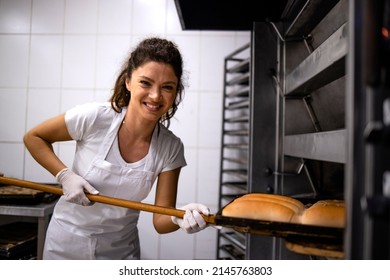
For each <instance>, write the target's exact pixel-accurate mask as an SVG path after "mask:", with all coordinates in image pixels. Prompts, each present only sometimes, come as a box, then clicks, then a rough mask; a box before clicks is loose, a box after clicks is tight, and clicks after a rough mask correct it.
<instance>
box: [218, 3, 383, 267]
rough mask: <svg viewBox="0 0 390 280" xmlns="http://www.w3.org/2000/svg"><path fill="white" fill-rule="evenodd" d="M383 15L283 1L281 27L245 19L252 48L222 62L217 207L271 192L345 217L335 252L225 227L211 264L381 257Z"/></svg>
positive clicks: (375, 7) (354, 7) (378, 7)
mask: <svg viewBox="0 0 390 280" xmlns="http://www.w3.org/2000/svg"><path fill="white" fill-rule="evenodd" d="M389 6H390V1H369V0H366V1H362V0H361V1H348V0H327V1H321V0H304V1H303V0H302V1H298V0H296V1H285V3H284V7H283V13H282V14H281V15H280V17H279V18H278V19H276V20H274V19H271V18H264V19H263V20H261V21H255V22H253V26H252V30H251V42H250V44H249V46H244V47H243V48H241V49H238V50H236V51H235V52H232V54H231V55H229V56H227V57H226V61H225V76H226V77H225V84H224V87H225V91H224V104H223V107H224V110H223V111H224V112H223V114H224V115H223V128H222V143H221V176H220V197H221V199H220V207H221V208H223V207H224V205H226V204H227V203H229V200H231V199H232V198H233V197H234V195H240V194H242V193H246V192H248V193H255V192H257V193H273V194H281V195H284V196H290V197H294V198H296V199H299V200H300V201H302V202H304V203H305V204H307V205H310V204H312V203H314V202H315V201H318V200H322V199H338V200H343V201H344V202H345V205H346V213H347V217H346V227H345V228H344V229H343V231H342V233H341V234H339V233H335V232H332V233H330V234H331V235H332V237H336V239H334V240H332V242H333V241H335V243H332V242H331V243H327V241H328V240H321V239H316V240H313V242H311V241H310V240H309V241H310V242H306V241H308V240H307V239H305V236H304V235H302V237H303V238H302V239H301V240H298V239H294V241H291V240H288V238H285V237H286V236H287V237H288V234H285V235H283V234H281V233H282V232H283V231H288V232H291V231H294V230H293V229H291V228H275V227H274V226H275V225H268V229H269V231H268V233H271V234H261V233H260V234H252V233H248V234H245V235H244V236H242V235H240V234H237V233H235V232H232V231H229V230H222V231H221V232H219V235H218V254H217V258H233V259H234V258H238V259H312V258H315V259H318V258H320V259H322V258H329V256H331V258H332V255H328V254H326V252H327V251H329V250H335V251H336V252H339V253H340V254H336V255H335V256H337V258H340V259H388V258H389V257H390V218H389V200H390V191H389V186H390V177H389V174H390V173H389V168H390V162H389V156H390V153H389V143H390V142H389V140H390V139H389V119H390V102H389V100H390V99H389V96H390V89H389V81H390V80H389V73H388V72H389V69H390V68H389V62H390V60H389V52H390V47H389V46H390V45H389V30H388V28H389V27H390V26H389V23H390V21H389V17H390V10H389V9H390V8H389ZM247 48H248V49H249V55H248V57H247V58H248V59H246V57H245V55H244V57H240V56H239V54H241V53H242V52H243V51H245V50H246V49H247ZM246 51H247V50H246ZM228 63H233V66H231V67H229V66H227V65H228ZM234 71H236V74H237V75H236V76H233V77H232V72H234ZM240 77H241V79H240ZM233 84H235V85H234V87H235V88H234V90H230V88H231V87H232V86H233ZM232 93H234V94H235V95H234V96H233V94H232ZM245 93H247V94H245ZM229 100H230V101H229ZM229 114H230V115H229ZM237 120H238V121H239V122H240V124H236V128H233V129H231V127H232V126H230V127H229V128H227V127H228V126H229V125H231V123H232V122H238V121H237ZM243 123H244V124H243ZM245 131H246V132H245ZM229 141H230V142H229ZM240 141H241V142H240ZM237 150H239V151H237ZM229 162H230V163H229ZM232 162H234V163H232ZM232 171H235V172H236V173H237V174H238V175H239V176H241V179H237V180H234V179H232V177H231V176H230V175H229V176H230V177H228V175H227V173H229V174H231V173H232ZM238 175H237V176H236V177H237V178H238ZM230 186H231V187H230ZM238 186H241V189H240V191H239V192H234V191H232V190H233V187H234V188H235V189H237V187H238ZM229 188H230V189H229ZM230 222H231V223H232V224H234V223H237V222H238V221H237V220H234V219H233V220H231V221H230ZM245 222H247V224H245ZM240 226H241V227H245V226H247V228H248V230H250V229H253V228H255V227H256V226H259V225H256V224H251V223H250V222H248V221H242V223H241V224H240ZM261 226H263V225H261ZM266 227H267V226H266ZM262 229H264V228H263V227H262ZM273 230H274V231H273ZM296 230H297V231H299V229H296ZM305 230H306V231H313V233H314V231H315V229H305ZM321 232H322V233H326V229H323V231H321V229H320V230H319V232H318V233H319V234H320V233H321ZM272 233H273V234H272ZM295 233H296V231H295ZM270 235H271V237H270ZM272 235H273V236H272ZM324 241H326V242H324ZM291 242H293V243H294V244H293V246H291ZM305 243H306V244H305ZM335 246H336V247H335ZM305 247H306V249H305ZM295 248H300V250H294V249H295ZM316 249H325V250H324V251H322V252H320V253H318V250H316ZM229 250H230V252H228V251H229ZM324 252H325V253H324Z"/></svg>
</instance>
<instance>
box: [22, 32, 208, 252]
mask: <svg viewBox="0 0 390 280" xmlns="http://www.w3.org/2000/svg"><path fill="white" fill-rule="evenodd" d="M182 64H183V61H182V57H181V54H180V52H179V50H178V48H177V46H176V45H175V43H173V42H172V41H168V40H166V39H162V38H155V37H153V38H147V39H145V40H143V41H141V42H140V43H139V44H138V46H137V47H136V48H135V49H134V50H133V51H132V52H131V54H130V56H129V59H128V60H127V61H126V63H125V65H124V67H123V69H122V71H121V73H120V74H119V76H118V78H117V80H116V83H115V87H114V91H113V95H112V96H111V98H110V102H107V103H91V104H85V105H79V106H76V107H74V108H72V109H70V110H69V111H67V112H66V113H65V114H62V115H59V116H57V117H54V118H52V119H49V120H47V121H45V122H43V123H42V124H40V125H38V126H36V127H35V128H33V129H31V130H30V131H28V132H27V133H26V135H25V136H24V143H25V145H26V147H27V149H28V150H29V152H30V153H31V155H32V156H33V157H34V158H35V160H36V161H37V162H38V163H39V164H41V165H42V166H43V167H44V168H46V169H47V170H48V171H49V172H50V173H52V174H53V175H55V176H56V178H57V180H58V182H59V183H60V184H61V185H62V188H63V193H64V195H63V196H62V197H61V198H60V200H59V201H58V203H57V204H56V206H55V209H54V213H53V217H52V219H51V221H50V224H49V227H48V230H47V235H46V241H45V247H44V253H43V258H44V259H140V248H139V238H138V229H137V221H138V216H139V211H136V210H132V209H127V208H122V207H117V206H110V205H105V204H101V203H92V202H91V201H90V200H89V199H88V198H87V197H86V196H85V192H87V193H90V194H101V195H105V196H111V197H116V198H121V199H128V200H135V201H141V200H143V199H145V198H146V196H147V195H148V194H149V192H150V190H151V188H152V185H153V183H154V182H155V180H156V179H157V178H158V179H157V185H156V186H157V187H156V195H155V204H156V205H159V206H164V207H171V208H174V207H175V205H176V194H177V184H178V179H179V173H180V169H181V168H182V167H183V166H185V165H186V161H185V158H184V150H183V144H182V142H181V140H180V139H179V138H178V137H176V136H175V135H174V134H173V133H172V132H171V131H170V130H168V127H169V121H170V119H171V118H172V117H173V116H174V114H175V112H176V110H177V108H178V105H179V103H180V101H181V99H182V94H183V90H184V86H183V81H182V78H183V77H182V75H183V69H182V67H183V65H182ZM164 124H166V125H165V126H164ZM67 140H75V141H76V143H77V145H76V152H75V157H74V162H73V166H72V168H68V167H66V166H65V164H64V163H63V162H62V161H61V160H60V159H59V158H58V157H57V156H56V155H55V153H54V152H53V148H52V144H53V143H54V142H58V141H67ZM181 209H184V210H186V213H185V215H184V217H183V219H180V218H176V217H170V216H166V215H160V214H154V215H153V224H154V227H155V229H156V231H157V232H158V233H169V232H172V231H175V230H177V229H179V228H182V229H183V230H185V231H186V232H187V233H194V232H197V231H199V230H202V229H204V228H205V227H206V226H207V225H206V222H205V221H204V219H203V218H202V216H201V215H200V213H201V214H204V215H208V214H209V209H208V208H207V207H206V206H205V205H202V204H197V203H190V204H188V205H186V206H184V207H183V208H181Z"/></svg>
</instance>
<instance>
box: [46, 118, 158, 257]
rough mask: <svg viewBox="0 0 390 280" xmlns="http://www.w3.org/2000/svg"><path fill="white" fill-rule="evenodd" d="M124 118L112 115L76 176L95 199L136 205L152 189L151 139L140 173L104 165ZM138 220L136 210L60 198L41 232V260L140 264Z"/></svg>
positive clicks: (152, 145) (153, 156) (152, 153)
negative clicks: (137, 261)
mask: <svg viewBox="0 0 390 280" xmlns="http://www.w3.org/2000/svg"><path fill="white" fill-rule="evenodd" d="M124 115H125V110H122V113H121V114H117V115H116V117H115V118H114V120H113V122H112V124H111V127H110V129H109V130H108V133H107V135H106V136H105V138H104V140H103V142H102V145H101V146H100V149H99V152H98V154H97V155H96V157H95V158H94V160H93V161H92V164H91V166H90V167H89V168H88V171H87V172H86V174H80V175H81V176H82V177H84V178H85V179H86V180H87V181H88V182H89V183H90V184H91V185H92V186H94V187H95V188H96V189H97V190H99V192H100V194H101V195H105V196H110V197H115V198H121V199H128V200H134V201H141V200H143V199H145V198H146V197H147V195H148V194H149V192H150V190H151V188H152V174H153V172H152V170H153V163H154V158H155V152H154V151H155V145H157V141H156V137H155V135H153V137H152V142H151V144H150V148H149V152H148V154H147V156H146V161H145V165H144V170H142V171H140V170H133V169H131V168H128V167H122V166H119V165H113V164H111V163H109V162H108V161H106V160H105V159H106V157H107V154H108V152H109V150H110V147H111V146H112V144H113V141H114V140H115V137H116V135H117V132H118V129H119V126H120V125H121V123H122V121H123V118H124ZM156 131H157V129H155V131H154V133H156ZM138 217H139V211H136V210H131V209H127V208H123V207H118V206H111V205H106V204H102V203H95V204H94V205H92V206H81V205H77V204H74V203H69V202H66V201H65V199H64V197H61V198H60V200H59V201H58V203H57V205H56V208H55V210H54V215H53V218H52V219H51V222H50V225H49V228H48V231H47V235H46V242H45V248H44V253H43V259H72V260H74V259H81V260H87V259H140V248H139V238H138V229H137V222H138Z"/></svg>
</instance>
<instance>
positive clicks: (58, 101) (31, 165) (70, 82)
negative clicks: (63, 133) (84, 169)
mask: <svg viewBox="0 0 390 280" xmlns="http://www.w3.org/2000/svg"><path fill="white" fill-rule="evenodd" d="M149 35H158V36H163V37H167V38H169V39H172V40H174V41H175V42H176V43H177V44H178V45H179V47H180V49H181V51H182V54H183V58H184V62H185V70H186V71H187V73H188V80H187V83H188V87H187V88H186V93H185V98H184V101H183V103H182V105H181V106H180V108H179V110H178V112H177V115H176V118H175V120H173V122H172V124H171V129H172V130H173V131H174V132H175V133H176V134H177V135H178V136H179V137H181V138H182V140H183V142H184V145H185V149H186V158H187V162H188V166H187V167H185V168H184V169H183V170H182V174H181V178H180V185H179V193H178V207H180V206H181V205H185V204H187V203H190V202H200V203H204V204H206V205H208V206H209V207H210V209H211V210H212V211H213V212H216V211H217V210H218V209H217V207H218V180H219V177H218V176H219V175H218V174H219V154H220V147H219V146H220V137H221V135H220V134H221V117H222V86H223V59H224V57H225V56H226V55H228V54H230V53H231V52H232V51H234V50H235V49H236V48H238V47H240V46H242V45H244V44H245V43H247V42H248V41H249V37H250V33H249V32H226V31H221V32H210V31H183V30H182V29H181V26H180V22H179V18H178V15H177V12H176V8H175V4H174V1H173V0H115V1H112V0H83V1H80V0H0V73H1V74H0V170H1V171H2V172H3V173H4V174H5V175H6V176H9V177H16V178H20V179H25V180H31V181H37V182H44V183H51V182H54V179H53V177H52V176H51V175H50V174H49V173H48V172H47V171H46V170H44V169H43V168H41V167H40V166H39V165H38V164H37V163H36V162H35V161H34V159H33V158H32V157H31V156H30V155H29V153H28V152H27V151H26V149H25V148H24V145H23V142H22V137H23V134H24V133H25V132H26V130H28V129H30V128H31V127H33V126H35V125H36V124H38V123H40V122H41V121H43V120H45V119H47V118H50V117H52V116H55V115H57V114H60V113H62V112H64V111H65V110H67V109H69V108H70V107H72V106H74V105H76V104H80V103H85V102H90V101H104V100H107V99H108V98H109V96H110V93H111V92H110V90H111V88H112V86H113V83H114V80H115V78H116V76H117V73H118V70H119V68H120V67H121V64H122V62H123V59H124V58H125V57H126V56H127V55H128V51H129V50H130V49H131V48H132V47H133V46H134V45H135V44H136V43H137V42H138V41H139V40H140V39H142V38H143V37H145V36H149ZM54 149H55V151H56V152H57V153H58V155H59V156H60V157H61V158H62V159H63V161H64V162H66V163H67V164H69V165H71V163H72V160H73V152H74V143H60V144H55V146H54ZM153 197H154V193H153V192H152V193H151V195H150V197H148V198H147V200H146V202H149V203H153ZM151 217H152V214H151V213H146V212H142V213H141V217H140V223H139V229H140V233H141V246H142V258H143V259H214V258H215V256H216V231H215V229H214V228H211V227H210V228H207V229H206V230H204V231H202V232H200V233H197V234H193V235H187V234H185V233H184V232H183V231H181V230H179V231H177V232H174V233H171V234H167V235H158V234H157V233H156V232H155V230H154V228H153V225H152V222H151Z"/></svg>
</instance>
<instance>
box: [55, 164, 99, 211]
mask: <svg viewBox="0 0 390 280" xmlns="http://www.w3.org/2000/svg"><path fill="white" fill-rule="evenodd" d="M56 178H57V181H58V182H59V183H61V185H62V190H63V192H64V197H65V200H66V201H68V202H72V203H76V204H80V205H83V206H90V205H93V203H94V202H92V201H90V200H89V199H88V197H87V196H86V195H85V192H87V193H90V194H99V191H98V190H96V189H95V188H94V187H92V186H91V185H90V184H89V183H88V182H87V180H85V179H84V178H83V177H81V176H79V175H77V174H76V173H74V172H73V171H72V170H70V169H69V168H64V169H62V170H61V171H60V172H58V174H57V175H56Z"/></svg>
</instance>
